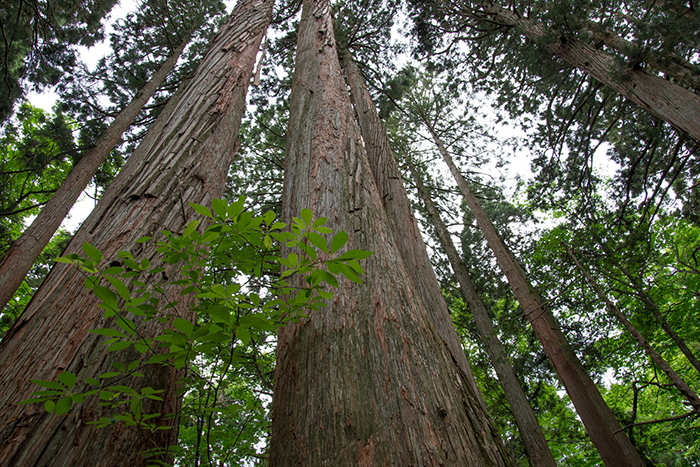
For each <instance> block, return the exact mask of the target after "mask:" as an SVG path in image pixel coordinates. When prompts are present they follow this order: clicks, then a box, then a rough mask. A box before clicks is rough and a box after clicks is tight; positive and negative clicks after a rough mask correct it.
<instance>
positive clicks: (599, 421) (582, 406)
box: [424, 120, 645, 467]
mask: <svg viewBox="0 0 700 467" xmlns="http://www.w3.org/2000/svg"><path fill="white" fill-rule="evenodd" d="M424 123H425V124H426V126H427V127H428V129H429V130H430V133H431V134H432V136H433V138H434V140H435V144H436V145H437V147H438V149H439V151H440V153H441V154H442V156H443V158H444V159H445V162H446V163H447V165H448V166H449V168H450V172H452V175H453V176H454V178H455V180H456V181H457V185H458V186H459V189H460V190H461V191H462V195H463V196H464V199H465V201H466V203H467V206H469V209H471V211H472V213H473V214H474V217H476V221H477V224H478V225H479V228H480V229H481V231H482V232H483V234H484V237H486V241H487V242H488V244H489V247H490V248H491V249H492V250H493V252H494V254H495V255H496V260H497V261H498V264H499V266H500V267H501V269H502V270H503V273H504V274H505V276H506V278H507V279H508V282H509V283H510V286H511V287H512V289H513V293H514V294H515V297H516V298H517V300H518V302H519V303H520V306H521V307H522V309H523V312H524V313H525V316H526V317H527V319H528V321H529V322H530V324H531V325H532V328H533V330H534V331H535V334H536V335H537V337H538V339H539V340H540V342H541V343H542V347H543V348H544V350H545V352H546V353H547V356H548V357H549V360H550V362H552V366H554V369H555V370H556V372H557V374H558V375H559V378H560V379H561V381H562V383H563V384H564V387H565V388H566V392H567V393H568V394H569V397H570V398H571V402H573V404H574V407H576V412H577V413H578V415H579V417H581V421H582V422H583V424H584V426H585V427H586V430H587V431H588V435H589V436H590V437H591V441H593V444H594V445H595V447H596V449H597V450H598V453H599V454H600V457H601V458H602V459H603V462H604V463H605V465H607V466H608V467H622V466H636V467H642V466H644V465H645V463H644V461H643V460H642V458H641V456H640V454H639V453H638V452H637V450H636V449H635V447H634V446H633V445H632V443H631V442H630V441H629V439H628V438H627V436H625V434H624V433H622V432H621V431H620V424H619V423H618V421H617V419H615V416H614V415H613V413H612V411H611V410H610V407H608V405H607V404H606V403H605V400H604V399H603V397H602V396H601V395H600V391H598V388H597V387H596V385H595V383H594V382H593V380H592V379H591V377H590V375H589V374H588V373H587V372H586V370H585V369H584V368H583V365H582V364H581V362H580V361H579V359H578V357H577V356H576V354H575V353H574V351H573V350H572V349H571V347H570V346H569V343H568V342H567V340H566V336H564V333H563V332H562V331H561V329H560V328H559V325H558V324H557V322H556V320H555V318H554V315H552V313H551V311H550V310H549V307H548V306H547V304H546V303H545V302H544V301H543V300H542V298H541V297H540V295H539V294H538V293H537V291H536V290H535V289H534V287H533V286H532V284H530V281H529V280H528V278H527V275H526V274H525V271H523V269H522V267H521V266H520V264H519V263H518V261H517V260H516V259H515V257H514V256H513V253H512V252H511V251H510V249H509V248H508V247H507V246H506V245H505V243H503V240H501V238H500V236H499V235H498V233H497V232H496V229H495V228H494V226H493V224H491V221H490V220H489V218H488V217H487V216H486V213H485V212H484V210H483V209H481V206H480V205H479V202H478V201H477V199H476V197H475V196H474V194H473V193H472V192H471V190H470V189H469V186H468V185H467V181H466V180H465V179H464V177H463V176H462V174H461V173H460V172H459V170H458V169H457V166H455V164H454V161H452V158H451V157H450V155H449V153H448V152H447V149H446V148H445V146H444V145H443V143H442V140H441V139H440V137H439V136H438V134H437V133H436V132H435V130H434V129H433V127H432V126H431V125H430V122H428V121H427V120H424Z"/></svg>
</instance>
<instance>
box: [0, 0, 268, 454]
mask: <svg viewBox="0 0 700 467" xmlns="http://www.w3.org/2000/svg"><path fill="white" fill-rule="evenodd" d="M271 11H272V1H271V0H243V1H241V2H240V3H239V4H238V5H237V6H236V8H235V9H234V11H233V13H232V16H231V19H230V20H229V21H228V23H227V24H226V25H225V26H224V27H223V30H222V32H220V33H219V35H218V36H217V37H216V38H215V39H214V40H213V41H212V46H211V48H210V50H209V52H208V53H207V54H206V56H205V57H204V58H203V59H202V62H201V63H200V65H199V68H198V69H197V72H196V73H195V76H194V77H193V78H192V80H191V81H190V82H189V83H186V84H185V85H183V86H182V87H181V88H180V89H179V90H178V92H177V94H176V95H175V96H174V97H173V98H172V99H171V100H170V102H169V103H168V105H167V106H166V108H165V109H164V111H163V113H162V114H161V115H160V116H159V117H158V119H157V121H156V123H155V124H154V126H153V127H152V128H151V130H150V131H149V132H148V134H147V135H146V137H145V138H144V140H143V142H142V143H141V144H140V146H139V147H138V148H137V150H136V151H135V152H134V154H133V155H132V156H131V158H129V161H128V162H127V164H126V165H125V166H124V168H123V169H122V171H121V172H120V173H119V175H118V176H117V178H116V179H115V180H114V182H113V183H112V184H111V185H110V186H109V188H108V189H107V190H106V192H105V194H104V195H103V197H102V199H101V200H100V202H99V204H98V205H97V207H96V208H95V210H94V211H93V213H92V214H91V215H90V216H89V217H88V219H87V220H86V221H85V222H84V223H83V225H82V227H81V228H80V229H79V230H78V232H77V233H76V235H75V237H74V239H73V241H72V242H71V243H70V245H69V246H68V248H67V253H72V252H80V249H81V245H82V244H83V242H85V241H89V242H90V243H91V244H92V245H94V246H96V247H97V248H98V249H100V250H101V251H102V252H103V254H104V256H105V258H108V259H109V258H115V257H116V256H117V252H118V251H120V250H132V251H133V252H134V255H135V256H136V257H137V258H149V259H150V260H151V262H152V263H153V264H157V262H158V260H157V259H156V258H157V257H158V256H159V255H158V254H157V253H156V251H155V250H156V248H155V244H154V243H155V242H148V243H140V244H137V243H136V240H137V239H138V238H140V237H142V236H144V235H154V234H157V233H158V232H160V231H161V230H162V229H167V230H170V231H172V232H178V231H181V230H182V229H183V228H184V226H185V225H186V224H187V223H189V222H190V221H192V220H193V218H195V216H194V215H192V214H193V211H192V210H191V208H190V207H189V206H188V203H190V202H194V203H199V204H208V203H210V202H211V200H212V198H214V197H220V196H221V194H222V192H223V189H224V186H225V182H226V175H227V173H228V167H229V165H230V162H231V158H232V157H233V155H234V153H235V152H236V149H237V143H236V135H237V133H238V129H239V126H240V121H241V117H242V114H243V112H244V111H245V95H246V90H247V86H248V83H249V81H250V78H251V74H252V70H253V67H254V64H255V57H256V53H257V52H258V49H259V45H260V41H261V39H262V36H263V34H264V32H265V30H266V27H267V24H268V23H269V21H270V16H271ZM169 274H170V276H171V277H172V276H173V275H175V272H174V271H170V272H169ZM179 290H180V289H179V287H176V286H172V287H169V288H168V289H167V290H166V292H165V295H166V297H165V298H167V299H169V300H171V301H174V300H177V299H180V297H179ZM185 301H186V300H183V302H185ZM98 302H99V300H97V299H96V297H95V296H94V295H93V294H92V293H91V292H89V291H88V290H86V289H85V286H84V284H83V276H82V274H81V273H80V272H79V271H78V270H77V269H76V268H74V267H71V266H67V265H62V264H59V265H57V266H56V267H54V268H53V270H52V271H51V273H50V274H49V276H48V277H47V279H46V281H45V282H44V284H42V286H41V288H40V289H39V290H38V291H37V293H36V295H35V296H34V298H33V299H32V301H31V302H30V304H29V305H28V307H27V309H26V310H25V312H24V314H23V315H22V316H21V317H20V318H19V319H18V321H17V322H16V323H15V325H14V326H13V328H12V329H11V330H10V331H9V333H8V334H7V336H6V337H5V339H4V340H3V342H2V344H0V388H2V392H0V465H8V466H9V465H12V466H35V465H38V466H52V467H53V466H59V467H60V466H115V467H116V466H124V465H129V466H138V465H145V464H146V461H145V459H144V458H142V457H141V456H139V455H138V452H140V451H144V450H146V449H152V448H156V447H160V448H164V447H167V446H169V445H171V444H173V443H174V441H175V440H176V434H177V430H176V428H172V429H170V430H162V431H158V432H156V433H155V434H150V433H148V432H139V431H138V430H136V429H134V428H127V427H125V426H124V425H123V424H115V425H112V426H110V427H108V428H104V429H101V430H95V429H94V428H92V427H90V426H88V425H86V424H85V423H86V422H89V421H91V420H93V419H95V418H98V417H99V416H109V414H108V413H105V410H104V409H103V408H101V407H100V406H99V405H98V404H97V401H96V400H94V399H95V398H91V399H88V400H86V402H85V403H84V404H82V405H81V406H80V407H77V408H76V407H74V408H73V409H72V411H71V412H70V414H69V415H68V416H62V417H56V416H53V415H50V414H47V413H46V412H45V411H44V410H43V408H42V407H40V406H38V405H37V404H32V405H24V406H17V405H15V404H16V403H17V402H19V401H21V400H23V399H27V398H29V396H30V393H31V392H32V391H35V390H37V389H38V387H37V386H35V385H33V384H31V383H30V382H29V381H28V379H29V378H36V379H44V380H53V379H55V378H56V376H57V374H59V373H60V372H61V371H63V370H68V371H71V372H73V373H75V374H77V375H78V380H79V381H81V380H84V378H86V377H95V376H97V375H99V374H101V373H103V372H105V371H112V370H113V369H112V362H113V361H116V360H117V359H120V358H121V359H123V360H124V361H126V363H130V361H131V360H133V359H134V355H131V359H129V360H127V359H128V357H129V356H128V355H127V356H125V355H124V353H123V352H109V353H108V352H107V351H106V347H105V346H104V345H103V344H104V339H102V338H99V337H98V336H95V335H94V334H92V333H88V330H89V329H94V328H102V327H109V326H110V324H113V322H112V320H111V319H104V318H103V312H102V310H101V309H99V308H98V307H97V304H98ZM183 305H185V306H183ZM186 305H187V304H186V303H184V304H183V303H181V304H180V305H178V307H177V308H176V310H177V312H179V313H180V316H182V317H186V318H192V316H190V313H189V311H188V307H187V306H186ZM162 327H163V325H162V324H160V323H159V322H158V321H157V320H152V321H149V322H148V323H143V324H142V326H141V327H140V328H139V330H140V331H141V332H142V333H143V334H144V335H146V336H147V337H152V336H153V335H154V334H156V333H158V332H160V331H162ZM136 358H138V356H136ZM142 371H143V372H144V373H146V377H145V378H142V379H138V380H137V379H136V378H133V379H132V380H131V381H129V380H127V381H124V380H120V382H119V384H131V385H132V387H134V388H136V389H139V388H140V387H144V386H151V387H154V388H156V389H164V390H165V392H164V393H162V394H161V396H162V397H163V399H164V401H163V402H162V403H159V404H157V405H156V404H153V405H152V406H151V407H147V408H145V409H144V410H149V411H150V412H159V413H162V414H168V413H173V412H176V411H177V409H178V406H179V396H178V395H177V393H176V390H177V378H178V373H176V372H175V371H173V370H172V369H171V368H170V367H158V366H155V365H152V366H150V367H145V368H144V369H143V370H142ZM86 389H89V388H86ZM160 423H161V424H162V425H173V423H174V422H173V420H172V419H170V420H161V421H160Z"/></svg>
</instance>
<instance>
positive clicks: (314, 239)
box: [309, 232, 328, 253]
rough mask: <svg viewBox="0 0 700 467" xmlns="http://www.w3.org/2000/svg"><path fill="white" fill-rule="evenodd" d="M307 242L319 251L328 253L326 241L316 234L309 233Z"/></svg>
mask: <svg viewBox="0 0 700 467" xmlns="http://www.w3.org/2000/svg"><path fill="white" fill-rule="evenodd" d="M309 241H310V242H311V243H312V244H313V245H314V246H315V247H316V248H318V249H319V250H321V251H323V252H324V253H328V243H327V242H326V239H325V238H323V237H322V236H320V235H319V234H317V233H316V232H309Z"/></svg>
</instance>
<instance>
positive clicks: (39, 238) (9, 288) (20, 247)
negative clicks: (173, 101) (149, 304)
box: [0, 40, 189, 309]
mask: <svg viewBox="0 0 700 467" xmlns="http://www.w3.org/2000/svg"><path fill="white" fill-rule="evenodd" d="M187 42H189V40H185V41H183V42H182V43H181V44H180V45H179V46H178V47H177V49H175V51H174V52H173V54H172V55H171V56H170V57H168V59H167V60H166V61H165V62H164V63H163V64H162V65H161V67H160V69H159V70H158V71H157V72H156V73H155V74H154V75H153V76H152V77H151V79H150V80H149V81H148V82H147V83H146V85H145V86H144V87H143V88H142V89H141V92H139V94H137V95H136V98H135V99H134V100H132V101H131V103H129V105H128V106H126V108H124V110H122V111H121V112H120V113H119V115H117V117H116V118H115V119H114V121H113V122H112V124H111V125H110V126H109V128H108V129H107V131H106V133H105V134H104V136H103V137H102V138H101V139H100V141H99V142H98V144H97V146H95V147H94V148H92V149H91V150H90V151H88V152H87V154H85V155H84V156H83V157H82V158H81V159H80V161H79V162H78V163H77V164H76V165H75V166H74V167H73V169H72V170H71V173H70V174H69V175H68V177H67V178H66V179H65V180H64V181H63V183H62V184H61V186H60V187H59V188H58V190H56V192H55V193H54V195H53V196H52V197H51V200H49V202H48V203H47V204H46V206H44V208H43V209H42V210H41V212H40V213H39V215H38V216H37V217H36V218H35V219H34V220H33V221H32V223H31V225H30V226H29V227H27V229H26V230H25V231H24V232H23V233H22V235H21V236H20V237H19V238H18V239H17V240H15V241H14V242H13V243H12V246H10V248H9V249H8V250H7V252H5V254H4V256H3V257H2V259H0V283H1V284H2V287H0V309H2V308H4V307H5V305H7V302H8V301H9V300H10V299H11V298H12V296H13V295H14V294H15V292H16V291H17V288H18V287H19V286H20V284H21V283H22V281H23V280H24V277H25V276H26V275H27V273H28V272H29V269H30V268H31V267H32V265H33V264H34V262H35V261H36V259H37V257H38V256H39V254H41V252H42V250H43V249H44V247H45V246H46V245H47V244H48V243H49V240H51V236H52V235H53V234H54V233H55V232H56V230H57V229H58V227H59V226H60V225H61V222H62V221H63V219H64V218H65V217H66V215H67V214H68V211H70V209H71V207H73V204H74V203H75V201H76V200H77V199H78V196H80V193H82V191H83V190H84V189H85V188H86V187H87V185H88V183H89V182H90V180H92V177H94V176H95V173H96V172H97V169H99V168H100V166H101V165H102V164H103V163H104V161H105V160H106V159H107V156H108V155H109V153H110V152H111V151H112V149H114V147H115V146H116V145H117V143H118V142H119V140H120V139H121V137H122V134H123V133H124V131H125V130H126V129H127V128H128V127H129V125H131V122H133V120H134V118H136V116H137V115H138V114H139V112H140V111H141V109H142V108H143V106H144V105H146V102H148V100H149V99H150V98H151V96H152V95H153V93H154V92H155V91H156V89H158V86H160V84H161V83H162V82H163V80H164V79H165V77H166V76H167V75H168V73H170V71H171V70H172V69H173V67H174V66H175V63H177V60H178V58H180V54H182V52H183V50H185V46H186V45H187Z"/></svg>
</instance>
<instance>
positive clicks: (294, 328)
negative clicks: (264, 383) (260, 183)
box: [270, 0, 510, 466]
mask: <svg viewBox="0 0 700 467" xmlns="http://www.w3.org/2000/svg"><path fill="white" fill-rule="evenodd" d="M353 115H354V111H353V109H352V105H351V103H350V98H349V96H348V93H347V87H346V84H345V83H344V80H343V77H342V74H341V71H340V66H339V62H338V57H337V53H336V45H335V40H334V34H333V26H332V20H331V6H330V2H328V1H324V0H321V1H313V0H306V1H304V3H303V10H302V19H301V22H300V25H299V33H298V42H297V52H296V68H295V74H294V81H293V85H292V95H291V102H290V120H289V129H288V132H287V153H286V172H285V185H284V195H283V218H286V219H291V216H292V213H296V212H299V210H300V209H301V208H307V209H309V208H310V209H312V210H313V212H314V213H315V215H317V216H319V217H320V216H322V217H326V218H328V225H329V226H332V228H333V229H337V230H345V231H346V232H348V234H349V242H348V247H349V248H351V249H354V248H361V249H366V250H372V251H374V254H373V255H372V256H371V257H370V258H369V259H367V260H366V262H365V276H364V283H363V284H358V283H355V282H350V281H343V282H342V283H341V287H340V289H339V291H338V293H337V295H336V296H335V297H334V298H333V301H332V303H330V304H329V305H328V306H326V307H325V308H324V309H322V310H319V311H318V312H314V313H312V314H311V315H310V316H309V318H306V319H302V320H301V321H300V322H298V323H294V324H288V325H286V326H284V327H283V328H282V329H281V330H280V332H279V334H278V349H277V366H276V370H275V371H276V374H275V393H274V396H273V401H272V435H271V443H270V464H271V465H273V466H276V465H322V464H329V465H338V466H341V465H358V464H359V465H440V464H451V465H480V466H485V465H510V461H509V460H508V459H507V456H506V454H505V452H504V448H503V446H502V444H501V443H500V441H499V440H498V437H497V435H496V433H495V431H494V429H493V427H492V426H491V424H490V422H489V419H488V416H487V414H486V413H485V411H484V410H483V409H482V406H481V403H480V402H479V400H478V398H477V397H476V394H475V392H474V391H475V390H474V387H473V385H472V384H471V383H470V382H469V379H468V377H467V375H466V374H465V373H464V371H463V370H462V369H461V368H460V366H459V365H457V364H456V363H455V362H454V360H453V357H452V355H451V354H450V352H449V351H448V350H447V349H446V348H445V345H444V343H443V341H442V338H441V337H440V335H439V334H438V332H437V330H436V329H435V327H434V325H433V324H432V323H431V321H432V320H431V318H430V315H429V314H428V313H427V311H426V309H425V307H424V306H423V304H422V301H421V300H420V299H418V300H417V299H416V298H417V297H418V296H419V295H418V294H417V292H416V291H415V288H414V287H413V285H412V281H411V279H410V276H409V275H408V273H407V271H406V266H405V265H404V264H403V261H402V259H401V257H400V255H399V253H398V249H397V247H396V245H395V243H394V241H393V238H392V235H391V233H390V231H389V229H388V227H387V225H388V220H387V218H386V215H385V214H384V211H383V208H382V205H381V201H380V199H379V195H378V191H377V187H376V184H375V183H374V179H373V176H372V172H371V170H370V165H369V162H368V161H367V156H366V154H365V152H364V149H363V145H362V142H361V140H360V135H359V131H358V129H357V127H356V126H355V123H354V117H353ZM298 285H301V284H298Z"/></svg>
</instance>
